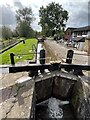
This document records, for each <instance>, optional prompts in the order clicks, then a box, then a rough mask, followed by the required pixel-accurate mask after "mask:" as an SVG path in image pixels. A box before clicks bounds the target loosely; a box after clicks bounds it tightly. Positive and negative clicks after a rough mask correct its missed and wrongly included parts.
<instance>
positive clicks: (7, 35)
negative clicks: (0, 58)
mask: <svg viewBox="0 0 90 120" xmlns="http://www.w3.org/2000/svg"><path fill="white" fill-rule="evenodd" d="M11 37H12V31H11V29H10V28H9V27H6V26H2V38H3V39H6V40H8V39H9V38H11Z"/></svg>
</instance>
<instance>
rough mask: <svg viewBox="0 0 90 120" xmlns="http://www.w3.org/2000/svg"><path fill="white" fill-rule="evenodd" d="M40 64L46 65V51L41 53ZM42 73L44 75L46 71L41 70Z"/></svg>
mask: <svg viewBox="0 0 90 120" xmlns="http://www.w3.org/2000/svg"><path fill="white" fill-rule="evenodd" d="M40 64H42V65H43V64H45V50H44V49H43V50H41V51H40ZM40 72H41V73H44V69H42V70H40Z"/></svg>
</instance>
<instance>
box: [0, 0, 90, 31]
mask: <svg viewBox="0 0 90 120" xmlns="http://www.w3.org/2000/svg"><path fill="white" fill-rule="evenodd" d="M51 2H56V3H59V4H61V5H62V7H63V8H64V9H65V10H67V11H68V12H69V19H68V22H67V25H66V26H67V27H82V26H87V25H88V24H89V23H90V22H89V21H88V14H89V12H90V11H89V10H88V2H89V0H0V16H1V19H0V25H8V26H11V27H12V28H15V25H16V19H15V11H16V10H17V9H19V8H23V7H29V6H30V7H31V8H32V11H33V14H34V17H35V18H36V20H35V21H34V22H33V23H32V26H33V28H34V29H35V30H37V31H40V30H41V27H40V26H39V25H38V22H39V9H40V7H41V6H42V5H43V6H46V5H48V4H49V3H51ZM89 8H90V7H89Z"/></svg>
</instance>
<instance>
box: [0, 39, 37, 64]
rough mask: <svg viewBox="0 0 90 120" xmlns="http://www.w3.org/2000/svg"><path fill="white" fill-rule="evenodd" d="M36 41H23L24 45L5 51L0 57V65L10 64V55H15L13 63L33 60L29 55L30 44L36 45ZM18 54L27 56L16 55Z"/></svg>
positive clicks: (31, 55)
mask: <svg viewBox="0 0 90 120" xmlns="http://www.w3.org/2000/svg"><path fill="white" fill-rule="evenodd" d="M36 43H37V40H36V39H27V40H25V44H23V43H20V44H18V45H16V46H15V47H13V48H11V49H9V50H7V51H6V52H4V53H2V54H1V55H0V64H10V63H11V62H10V53H14V54H17V56H15V63H16V62H21V61H24V60H27V59H33V56H34V55H33V54H29V53H30V50H31V49H32V44H36ZM18 54H28V55H18Z"/></svg>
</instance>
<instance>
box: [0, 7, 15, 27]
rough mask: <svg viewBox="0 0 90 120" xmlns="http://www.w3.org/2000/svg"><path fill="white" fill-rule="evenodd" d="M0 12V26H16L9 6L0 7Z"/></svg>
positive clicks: (13, 14)
mask: <svg viewBox="0 0 90 120" xmlns="http://www.w3.org/2000/svg"><path fill="white" fill-rule="evenodd" d="M0 11H1V12H0V16H1V17H2V20H1V21H0V24H2V25H6V26H9V25H15V24H16V19H15V13H14V11H13V9H12V7H11V6H10V5H2V6H0Z"/></svg>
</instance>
